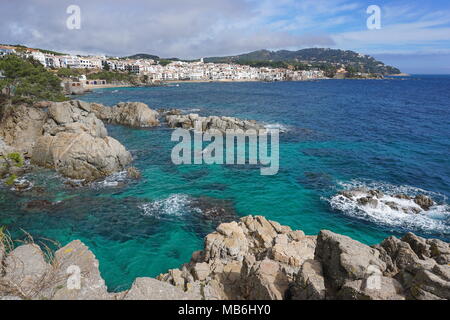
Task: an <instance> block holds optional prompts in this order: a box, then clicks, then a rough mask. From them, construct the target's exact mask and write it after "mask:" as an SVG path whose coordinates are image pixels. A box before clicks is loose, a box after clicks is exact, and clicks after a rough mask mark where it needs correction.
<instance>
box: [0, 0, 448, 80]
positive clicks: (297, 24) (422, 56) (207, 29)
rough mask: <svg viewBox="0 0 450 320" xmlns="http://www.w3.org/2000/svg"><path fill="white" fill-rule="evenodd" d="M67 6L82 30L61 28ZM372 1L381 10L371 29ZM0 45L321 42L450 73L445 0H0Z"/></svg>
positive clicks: (89, 48)
mask: <svg viewBox="0 0 450 320" xmlns="http://www.w3.org/2000/svg"><path fill="white" fill-rule="evenodd" d="M70 5H77V6H78V7H79V8H80V20H79V21H80V28H79V29H69V28H68V27H67V20H68V19H69V18H70V17H71V14H70V13H67V8H68V7H69V6H70ZM370 5H376V6H378V7H379V8H380V9H381V14H380V21H381V24H380V29H369V28H368V27H367V19H368V18H369V17H370V16H371V14H368V13H367V8H368V7H369V6H370ZM0 43H5V44H24V45H27V46H30V47H37V48H43V49H51V50H55V51H60V52H67V53H74V54H106V55H111V56H126V55H132V54H135V53H149V54H155V55H158V56H160V57H166V58H169V57H178V58H183V59H195V58H201V57H210V56H225V55H235V54H241V53H247V52H251V51H254V50H259V49H269V50H280V49H287V50H298V49H302V48H309V47H325V48H335V49H344V50H354V51H357V52H360V53H363V54H370V55H372V56H374V57H375V58H377V59H380V60H381V61H383V62H385V63H387V64H390V65H394V66H396V67H399V68H400V69H401V70H402V71H403V72H407V73H422V74H423V73H441V74H450V1H449V0H427V1H425V0H408V1H404V0H395V1H380V0H371V1H363V0H14V1H11V0H0Z"/></svg>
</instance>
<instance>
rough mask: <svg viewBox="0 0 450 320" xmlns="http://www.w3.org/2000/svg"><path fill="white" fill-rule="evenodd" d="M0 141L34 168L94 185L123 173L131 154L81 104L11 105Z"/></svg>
mask: <svg viewBox="0 0 450 320" xmlns="http://www.w3.org/2000/svg"><path fill="white" fill-rule="evenodd" d="M0 138H2V139H3V141H4V142H5V144H6V145H9V146H14V149H15V150H19V151H20V152H22V153H23V154H25V155H26V156H27V157H29V158H31V162H32V164H35V165H38V166H44V167H49V168H52V169H55V170H56V171H57V172H59V173H61V174H62V175H64V176H66V177H69V178H73V179H84V180H85V181H92V180H95V179H98V178H101V177H105V176H107V175H110V174H111V173H113V172H116V171H122V170H124V169H125V167H126V166H127V165H128V164H129V163H130V162H131V161H132V157H131V154H130V153H129V152H128V151H127V150H126V149H125V147H124V146H123V145H122V144H121V143H120V142H118V141H117V140H115V139H113V138H111V137H109V136H108V132H107V130H106V128H105V126H104V124H103V122H102V121H101V120H100V119H98V118H97V116H96V115H95V113H93V112H92V111H91V104H89V103H86V102H81V101H68V102H58V103H57V102H39V103H36V104H34V105H14V106H10V105H9V106H6V107H5V110H3V112H2V117H1V120H0Z"/></svg>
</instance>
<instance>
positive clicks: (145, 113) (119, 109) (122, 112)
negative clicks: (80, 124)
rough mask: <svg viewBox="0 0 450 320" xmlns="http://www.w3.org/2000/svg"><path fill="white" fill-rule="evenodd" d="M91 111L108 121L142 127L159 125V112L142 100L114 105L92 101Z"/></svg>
mask: <svg viewBox="0 0 450 320" xmlns="http://www.w3.org/2000/svg"><path fill="white" fill-rule="evenodd" d="M91 111H92V112H93V113H95V115H96V116H97V117H98V118H99V119H101V120H103V121H106V122H108V123H114V124H121V125H125V126H130V127H140V128H146V127H154V126H157V125H159V120H158V116H159V113H158V112H157V111H155V110H152V109H150V108H149V107H148V106H147V105H146V104H145V103H142V102H121V103H119V104H117V105H116V106H114V107H106V106H103V105H101V104H97V103H92V104H91Z"/></svg>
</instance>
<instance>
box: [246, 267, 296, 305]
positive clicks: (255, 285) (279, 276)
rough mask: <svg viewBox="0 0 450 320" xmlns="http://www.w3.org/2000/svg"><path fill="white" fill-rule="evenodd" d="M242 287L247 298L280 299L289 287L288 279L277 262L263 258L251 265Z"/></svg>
mask: <svg viewBox="0 0 450 320" xmlns="http://www.w3.org/2000/svg"><path fill="white" fill-rule="evenodd" d="M243 287H244V289H243V291H244V292H246V293H247V295H248V296H246V299H248V300H282V299H284V298H285V296H286V292H287V290H288V288H289V280H288V278H287V276H286V274H284V273H283V272H282V270H281V266H280V264H279V263H277V262H275V261H273V260H269V259H264V260H262V261H257V262H256V263H255V264H254V265H253V266H252V268H251V270H250V272H249V275H248V277H247V278H245V279H244V282H243Z"/></svg>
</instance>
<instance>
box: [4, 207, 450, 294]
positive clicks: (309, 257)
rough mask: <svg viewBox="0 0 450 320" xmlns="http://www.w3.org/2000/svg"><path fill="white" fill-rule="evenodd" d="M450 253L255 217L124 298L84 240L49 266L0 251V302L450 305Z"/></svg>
mask: <svg viewBox="0 0 450 320" xmlns="http://www.w3.org/2000/svg"><path fill="white" fill-rule="evenodd" d="M449 254H450V247H449V244H448V243H446V242H443V241H440V240H436V239H423V238H421V237H418V236H416V235H414V234H411V233H409V234H407V235H405V237H403V238H402V239H397V238H395V237H389V238H387V239H385V240H384V241H383V242H381V243H380V244H379V245H375V246H372V247H369V246H367V245H364V244H362V243H360V242H358V241H355V240H353V239H351V238H349V237H347V236H343V235H339V234H336V233H333V232H331V231H326V230H323V231H321V232H320V233H319V235H318V236H317V237H315V236H307V235H305V234H304V233H303V232H302V231H293V230H291V229H290V228H289V227H286V226H282V225H280V224H278V223H276V222H273V221H269V220H267V219H265V218H264V217H261V216H248V217H244V218H242V219H240V221H239V222H236V221H233V222H230V223H223V224H221V225H219V226H218V227H217V230H216V231H215V232H213V233H211V234H209V235H208V236H207V237H206V238H205V247H204V249H203V250H202V251H197V252H194V253H193V255H192V258H191V261H190V262H189V263H186V264H184V265H183V266H181V268H179V269H171V270H169V271H168V272H167V273H165V274H161V275H160V276H158V277H157V279H151V278H138V279H136V281H135V282H134V283H133V285H132V287H131V288H130V290H126V291H123V292H119V293H110V292H108V290H107V288H106V285H105V283H104V281H103V279H102V277H101V274H100V272H99V262H98V261H97V259H96V258H95V256H94V255H93V253H92V252H91V251H90V250H89V249H88V248H87V247H86V246H85V245H84V244H83V243H81V242H80V241H78V240H76V241H72V242H71V243H69V244H68V245H66V246H65V247H63V248H61V249H59V250H58V251H56V253H55V254H54V257H53V258H51V259H50V260H49V259H48V257H47V256H46V255H44V253H43V252H42V250H41V249H40V248H39V247H38V246H36V245H34V244H26V245H22V246H19V247H17V248H15V249H14V250H12V251H8V250H4V248H3V247H2V246H0V261H1V262H2V264H0V266H2V268H1V269H0V271H1V272H0V299H115V300H117V299H139V300H140V299H156V300H159V299H161V300H166V299H176V300H186V299H189V300H195V299H211V300H217V299H224V300H227V299H234V300H239V299H240V300H254V299H262V300H264V299H266V300H269V299H296V300H324V299H345V300H405V299H418V300H438V299H449V298H450V266H449V264H448V258H449ZM77 274H79V275H80V276H81V277H80V278H79V279H80V281H79V283H78V286H77V282H76V277H74V276H76V275H77Z"/></svg>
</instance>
